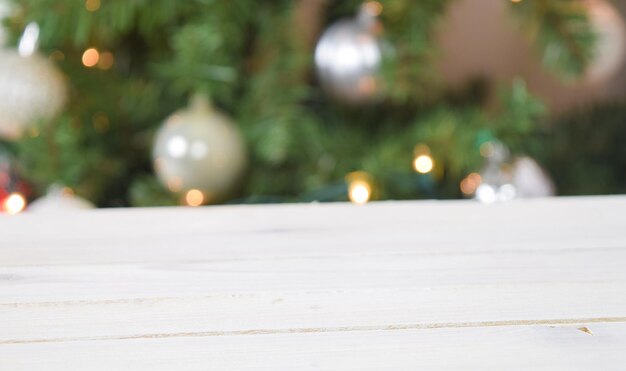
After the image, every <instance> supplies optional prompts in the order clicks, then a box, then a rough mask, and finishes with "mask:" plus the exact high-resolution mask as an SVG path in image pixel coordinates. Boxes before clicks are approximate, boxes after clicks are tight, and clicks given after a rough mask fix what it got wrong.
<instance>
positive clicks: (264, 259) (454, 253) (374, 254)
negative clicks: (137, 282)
mask: <svg viewBox="0 0 626 371" xmlns="http://www.w3.org/2000/svg"><path fill="white" fill-rule="evenodd" d="M395 246H396V247H401V248H404V247H409V245H407V244H398V245H395ZM621 250H626V245H624V246H609V247H603V246H601V247H564V248H558V249H545V248H530V249H519V248H515V249H508V250H503V249H493V250H473V251H472V250H470V251H463V250H449V251H434V250H428V249H426V251H412V252H390V253H387V252H365V253H363V252H361V253H352V254H349V253H346V254H324V255H285V256H269V257H263V256H252V257H245V258H199V259H193V260H187V259H179V260H177V259H173V260H167V261H164V260H148V261H139V260H137V261H134V260H120V261H108V262H104V263H100V262H87V263H83V262H58V263H41V262H38V263H30V264H23V263H17V264H4V265H2V266H1V267H2V268H5V269H20V268H32V267H55V268H58V267H77V266H111V265H121V266H133V265H138V264H146V265H148V266H153V265H156V266H158V265H161V264H165V263H167V264H183V265H186V264H190V265H200V264H211V263H240V262H267V261H288V260H299V259H301V260H329V259H355V258H372V257H373V258H378V257H385V258H395V257H398V258H403V257H422V256H434V257H440V256H441V257H443V256H461V255H462V256H466V255H469V256H480V255H494V254H496V255H508V254H528V253H530V254H534V253H546V254H562V253H586V252H613V251H621Z"/></svg>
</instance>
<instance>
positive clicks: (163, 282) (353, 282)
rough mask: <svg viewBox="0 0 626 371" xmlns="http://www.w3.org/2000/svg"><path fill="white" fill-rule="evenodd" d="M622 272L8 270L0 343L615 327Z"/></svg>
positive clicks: (383, 260) (229, 267) (606, 262)
mask: <svg viewBox="0 0 626 371" xmlns="http://www.w3.org/2000/svg"><path fill="white" fill-rule="evenodd" d="M625 262H626V249H623V250H600V251H597V252H588V251H583V252H579V251H568V252H564V253H560V254H556V253H553V252H549V253H545V252H532V251H531V252H524V253H519V252H515V253H503V254H478V255H463V254H460V255H457V254H454V255H425V256H421V255H416V256H410V255H409V256H400V257H398V256H395V255H392V256H384V255H383V256H378V257H371V256H364V257H359V258H354V259H350V258H342V259H316V260H311V259H302V258H300V259H282V260H272V261H248V260H237V261H226V262H213V263H192V262H188V263H184V264H183V263H178V264H171V265H169V264H162V263H160V264H158V265H139V264H128V265H120V264H109V265H90V266H85V267H83V266H73V265H70V266H51V267H47V266H44V267H31V266H27V267H12V268H9V269H4V270H3V271H4V272H5V274H8V275H9V276H11V277H13V278H12V279H11V280H10V281H5V282H3V283H2V284H1V285H0V287H2V290H0V318H2V320H1V321H2V322H4V325H3V331H2V332H1V333H0V343H1V342H2V341H17V340H28V341H37V340H39V339H46V338H48V337H50V338H78V339H80V338H84V337H90V336H91V335H92V333H97V334H99V335H102V336H105V335H106V336H132V335H135V334H139V333H142V331H148V330H147V329H149V332H150V333H153V334H168V333H178V332H204V331H209V332H210V331H246V330H259V329H263V330H266V329H276V328H278V329H284V328H290V327H294V328H319V327H341V326H359V325H362V324H367V325H371V324H376V325H381V326H382V325H393V324H403V325H404V324H418V325H421V324H432V323H448V322H477V321H509V320H532V319H539V320H543V319H578V318H605V317H621V316H624V317H626V311H625V310H624V308H626V297H625V295H623V293H626V269H624V264H625ZM251 311H253V312H251ZM103 313H106V316H103V315H102V314H103ZM168 319H169V320H168ZM115 324H123V326H116V325H115Z"/></svg>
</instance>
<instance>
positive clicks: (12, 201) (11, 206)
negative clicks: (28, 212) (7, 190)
mask: <svg viewBox="0 0 626 371" xmlns="http://www.w3.org/2000/svg"><path fill="white" fill-rule="evenodd" d="M3 206H4V207H3V208H4V210H5V211H6V212H7V213H9V214H17V213H19V212H20V211H22V210H24V208H25V207H26V199H25V198H24V196H22V194H21V193H18V192H14V193H11V194H10V195H9V197H7V199H6V200H4V205H3Z"/></svg>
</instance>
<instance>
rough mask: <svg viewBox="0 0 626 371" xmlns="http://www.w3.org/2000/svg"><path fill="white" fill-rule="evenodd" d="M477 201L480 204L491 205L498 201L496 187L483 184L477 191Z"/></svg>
mask: <svg viewBox="0 0 626 371" xmlns="http://www.w3.org/2000/svg"><path fill="white" fill-rule="evenodd" d="M476 199H477V200H478V201H480V202H483V203H486V204H491V203H494V202H496V201H497V200H498V193H497V192H496V189H495V188H494V187H492V186H490V185H489V184H484V183H483V184H481V185H480V186H478V189H476Z"/></svg>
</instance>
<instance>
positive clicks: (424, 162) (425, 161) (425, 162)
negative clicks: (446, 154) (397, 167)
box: [413, 155, 435, 174]
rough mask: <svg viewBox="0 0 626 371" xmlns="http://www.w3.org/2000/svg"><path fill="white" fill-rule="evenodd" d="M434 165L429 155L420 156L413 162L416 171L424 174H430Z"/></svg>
mask: <svg viewBox="0 0 626 371" xmlns="http://www.w3.org/2000/svg"><path fill="white" fill-rule="evenodd" d="M434 165H435V163H434V162H433V159H432V158H431V157H430V156H428V155H419V156H417V157H416V158H415V161H413V167H414V168H415V171H417V172H418V173H422V174H426V173H429V172H430V171H431V170H432V169H433V166H434Z"/></svg>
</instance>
